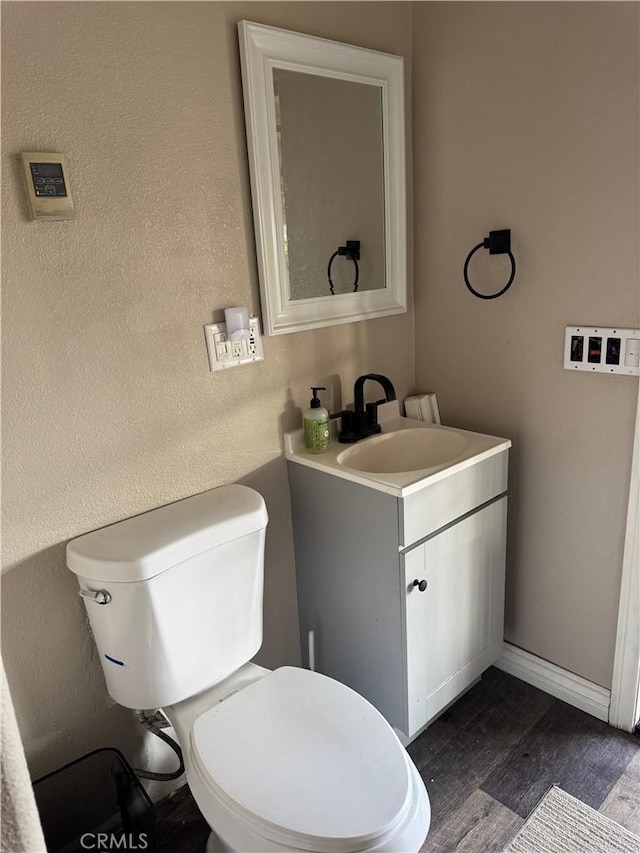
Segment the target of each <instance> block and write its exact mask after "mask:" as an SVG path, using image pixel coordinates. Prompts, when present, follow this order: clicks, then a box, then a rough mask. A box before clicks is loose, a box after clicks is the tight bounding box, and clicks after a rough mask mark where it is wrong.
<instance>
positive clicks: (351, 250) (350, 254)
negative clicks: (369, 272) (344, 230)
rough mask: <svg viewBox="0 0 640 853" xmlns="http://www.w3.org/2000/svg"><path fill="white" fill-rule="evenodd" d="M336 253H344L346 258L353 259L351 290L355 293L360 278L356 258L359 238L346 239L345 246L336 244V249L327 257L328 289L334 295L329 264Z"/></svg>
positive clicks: (358, 254) (358, 255) (357, 256)
mask: <svg viewBox="0 0 640 853" xmlns="http://www.w3.org/2000/svg"><path fill="white" fill-rule="evenodd" d="M338 255H344V257H345V258H348V260H350V261H353V265H354V266H355V268H356V276H355V278H354V280H353V292H354V293H356V291H357V290H358V279H359V278H360V268H359V267H358V260H359V258H360V240H347V245H346V246H338V248H337V249H336V251H335V252H334V253H333V255H331V257H330V258H329V264H328V265H327V278H328V279H329V290H330V291H331V295H332V296H335V290H334V289H333V281H332V280H331V264H332V263H333V261H334V258H336V257H337V256H338Z"/></svg>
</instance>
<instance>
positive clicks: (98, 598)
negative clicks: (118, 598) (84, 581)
mask: <svg viewBox="0 0 640 853" xmlns="http://www.w3.org/2000/svg"><path fill="white" fill-rule="evenodd" d="M78 595H79V596H81V598H87V599H88V600H89V601H95V603H96V604H108V603H109V602H110V601H111V593H110V592H107V590H106V589H81V590H80V592H79V593H78Z"/></svg>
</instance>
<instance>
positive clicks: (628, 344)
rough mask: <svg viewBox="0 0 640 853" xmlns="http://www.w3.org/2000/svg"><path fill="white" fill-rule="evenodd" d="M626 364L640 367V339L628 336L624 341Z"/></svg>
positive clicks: (626, 365)
mask: <svg viewBox="0 0 640 853" xmlns="http://www.w3.org/2000/svg"><path fill="white" fill-rule="evenodd" d="M624 366H625V367H640V339H638V338H627V339H626V340H625V342H624Z"/></svg>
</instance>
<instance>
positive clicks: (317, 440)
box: [302, 386, 330, 453]
mask: <svg viewBox="0 0 640 853" xmlns="http://www.w3.org/2000/svg"><path fill="white" fill-rule="evenodd" d="M326 390H327V389H326V388H323V387H322V386H317V387H312V388H311V391H312V393H313V397H312V398H311V400H310V401H309V408H308V409H307V410H306V411H305V413H304V414H303V416H302V422H303V425H304V446H305V447H306V448H307V450H309V451H311V453H323V452H324V451H325V450H328V449H329V441H330V436H329V412H328V410H327V409H325V408H324V406H322V405H321V403H320V400H319V399H318V391H326Z"/></svg>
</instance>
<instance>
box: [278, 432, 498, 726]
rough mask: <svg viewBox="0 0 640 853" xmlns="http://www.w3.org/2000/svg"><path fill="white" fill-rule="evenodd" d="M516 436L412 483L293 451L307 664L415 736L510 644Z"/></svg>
mask: <svg viewBox="0 0 640 853" xmlns="http://www.w3.org/2000/svg"><path fill="white" fill-rule="evenodd" d="M509 444H510V442H508V441H503V445H502V446H501V447H495V448H494V449H493V451H492V452H491V454H490V455H488V456H487V455H486V454H485V455H483V456H481V458H480V461H477V462H474V461H473V460H467V462H466V463H465V464H464V465H462V466H460V467H459V469H458V470H456V469H455V467H454V468H453V469H452V470H451V472H450V473H449V472H447V475H446V476H440V477H435V478H429V477H426V478H424V480H423V481H421V482H418V483H416V484H415V485H414V486H412V487H411V488H409V489H393V488H391V487H385V486H381V485H380V484H372V485H368V484H365V483H363V482H362V481H361V482H357V481H353V480H350V479H349V478H348V477H345V476H335V475H334V474H332V473H330V472H328V470H319V469H318V468H317V467H314V465H313V462H310V463H307V464H300V463H299V462H298V461H296V455H295V454H294V453H292V454H289V455H288V459H289V461H288V470H289V482H290V488H291V505H292V514H293V530H294V542H295V555H296V570H297V583H298V604H299V616H300V629H301V640H302V649H303V659H304V663H305V665H309V657H310V654H311V655H312V657H313V658H314V661H313V665H314V666H315V668H316V669H317V670H318V671H319V672H322V673H325V674H326V675H329V676H332V677H333V678H336V679H338V680H339V681H342V682H344V683H345V684H347V685H349V686H350V687H352V688H353V689H354V690H356V691H358V692H359V693H361V694H362V695H363V696H365V697H366V698H367V699H368V700H369V701H370V702H372V704H373V705H375V706H376V707H377V708H378V709H379V710H380V711H381V713H382V714H383V715H384V716H385V717H386V718H387V720H388V721H389V722H390V723H391V724H392V725H393V726H394V727H395V728H396V729H397V730H399V732H401V733H403V735H404V736H405V738H406V742H408V741H410V740H412V739H413V738H414V737H415V736H416V735H417V734H418V733H419V732H420V731H421V730H422V729H423V728H424V727H425V725H426V724H427V723H429V721H430V720H432V719H433V718H434V717H435V716H437V715H438V714H439V713H440V712H441V711H442V710H443V709H444V708H445V707H446V706H447V705H449V704H450V703H451V702H452V701H453V700H455V699H456V697H457V696H459V695H460V694H461V693H462V692H464V690H465V689H467V688H468V687H469V686H470V685H471V684H472V683H473V682H474V681H475V680H476V679H477V678H478V677H479V676H480V675H481V673H482V672H483V671H484V670H485V669H486V668H487V667H489V666H490V665H491V664H492V663H494V662H495V660H497V658H498V657H499V656H500V655H501V653H502V641H503V622H504V574H505V540H506V508H507V497H506V491H507V464H508V447H509ZM298 458H301V457H300V456H299V457H298ZM325 467H326V466H325ZM394 492H395V493H394Z"/></svg>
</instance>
